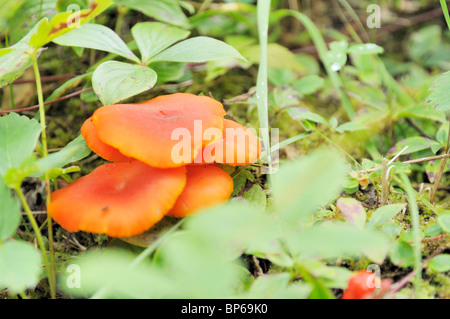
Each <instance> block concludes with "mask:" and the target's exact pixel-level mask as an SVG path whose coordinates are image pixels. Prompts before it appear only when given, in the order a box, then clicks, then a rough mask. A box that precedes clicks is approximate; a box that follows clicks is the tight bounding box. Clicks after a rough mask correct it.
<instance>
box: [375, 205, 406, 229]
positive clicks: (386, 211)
mask: <svg viewBox="0 0 450 319" xmlns="http://www.w3.org/2000/svg"><path fill="white" fill-rule="evenodd" d="M403 208H405V204H392V205H385V206H382V207H380V208H378V209H377V210H376V211H374V212H373V213H372V215H371V216H370V219H369V222H368V223H367V225H368V226H369V227H378V226H380V225H382V224H384V223H386V222H387V221H389V220H390V219H391V218H393V217H394V216H395V215H397V214H398V213H399V212H401V211H402V209H403Z"/></svg>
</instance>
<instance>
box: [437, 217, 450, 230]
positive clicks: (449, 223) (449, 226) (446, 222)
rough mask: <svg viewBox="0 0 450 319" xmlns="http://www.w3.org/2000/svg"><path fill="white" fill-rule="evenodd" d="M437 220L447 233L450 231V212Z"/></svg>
mask: <svg viewBox="0 0 450 319" xmlns="http://www.w3.org/2000/svg"><path fill="white" fill-rule="evenodd" d="M437 220H438V223H439V225H440V226H441V227H442V230H443V231H445V232H446V233H450V214H444V215H440V216H438V218H437Z"/></svg>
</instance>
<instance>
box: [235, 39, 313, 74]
mask: <svg viewBox="0 0 450 319" xmlns="http://www.w3.org/2000/svg"><path fill="white" fill-rule="evenodd" d="M239 52H241V53H242V55H243V56H244V57H245V58H246V59H247V60H248V61H250V62H251V63H253V64H259V61H260V59H261V56H260V47H259V45H251V46H249V47H245V48H243V49H239ZM267 66H268V67H270V68H274V69H286V68H287V69H291V70H295V71H298V72H301V73H306V71H307V69H306V67H305V66H304V65H302V64H301V63H300V62H298V61H297V58H296V56H295V54H294V53H292V52H291V51H290V50H289V49H288V48H286V47H284V46H282V45H280V44H278V43H269V44H267Z"/></svg>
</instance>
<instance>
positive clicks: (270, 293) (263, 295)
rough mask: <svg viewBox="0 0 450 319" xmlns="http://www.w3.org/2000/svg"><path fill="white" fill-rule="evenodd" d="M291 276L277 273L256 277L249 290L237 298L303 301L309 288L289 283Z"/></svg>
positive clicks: (307, 294) (300, 284)
mask: <svg viewBox="0 0 450 319" xmlns="http://www.w3.org/2000/svg"><path fill="white" fill-rule="evenodd" d="M290 281H291V274H288V273H278V274H273V275H268V276H264V277H258V278H256V279H255V281H254V282H253V283H252V285H251V286H250V289H249V290H248V291H246V292H245V293H244V294H242V295H241V296H239V298H245V299H305V298H308V296H309V294H310V292H311V287H310V286H309V285H308V284H304V283H299V282H297V283H291V282H290Z"/></svg>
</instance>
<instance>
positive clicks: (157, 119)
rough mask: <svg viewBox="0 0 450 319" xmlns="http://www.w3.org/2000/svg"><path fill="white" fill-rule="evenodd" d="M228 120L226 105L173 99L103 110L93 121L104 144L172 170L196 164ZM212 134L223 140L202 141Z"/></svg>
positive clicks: (175, 96) (202, 99)
mask: <svg viewBox="0 0 450 319" xmlns="http://www.w3.org/2000/svg"><path fill="white" fill-rule="evenodd" d="M224 115H225V110H224V109H223V106H222V104H221V103H219V102H218V101H216V100H214V99H212V98H210V97H206V96H196V95H193V94H188V93H175V94H170V95H163V96H159V97H156V98H154V99H152V100H149V101H147V102H143V103H138V104H116V105H107V106H103V107H101V108H99V109H98V110H96V111H95V112H94V115H93V117H92V118H93V122H94V125H95V128H96V131H97V134H98V136H99V138H100V139H101V140H102V141H103V142H105V143H106V144H108V145H110V146H112V147H114V148H116V149H118V150H119V151H120V152H121V153H122V154H124V155H126V156H129V157H132V158H136V159H138V160H140V161H142V162H144V163H146V164H148V165H150V166H153V167H161V168H168V167H178V166H182V165H186V164H189V163H192V162H193V160H194V157H195V156H196V155H197V153H198V151H199V150H200V149H201V148H202V147H203V146H206V145H208V144H211V143H214V142H216V141H217V140H218V139H220V137H221V136H220V135H221V132H222V129H223V116H224ZM208 129H216V130H217V131H219V133H220V135H219V136H214V138H211V139H204V135H205V134H204V133H205V131H206V130H208ZM183 142H184V143H183ZM186 142H187V143H186ZM180 145H184V146H187V147H186V148H182V149H181V147H180ZM180 150H181V152H180ZM180 154H181V155H180Z"/></svg>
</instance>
